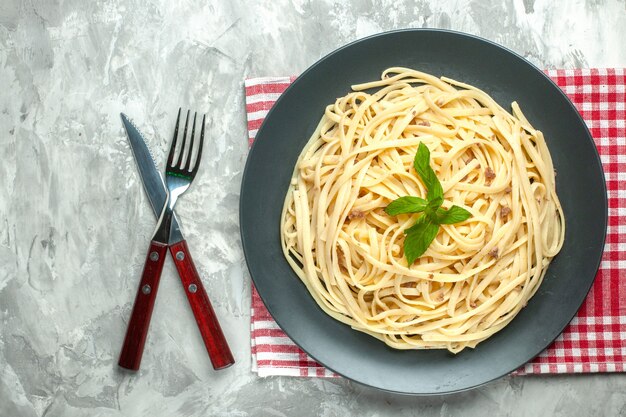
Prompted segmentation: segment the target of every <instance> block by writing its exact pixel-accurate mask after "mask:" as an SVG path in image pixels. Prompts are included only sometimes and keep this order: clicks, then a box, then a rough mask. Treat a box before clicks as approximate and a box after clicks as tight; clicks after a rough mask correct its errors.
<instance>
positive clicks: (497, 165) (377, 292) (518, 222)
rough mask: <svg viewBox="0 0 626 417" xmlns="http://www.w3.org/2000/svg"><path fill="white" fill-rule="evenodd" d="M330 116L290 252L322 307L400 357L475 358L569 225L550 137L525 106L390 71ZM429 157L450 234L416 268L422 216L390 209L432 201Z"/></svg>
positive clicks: (285, 232)
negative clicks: (456, 209)
mask: <svg viewBox="0 0 626 417" xmlns="http://www.w3.org/2000/svg"><path fill="white" fill-rule="evenodd" d="M352 90H353V91H352V92H350V93H349V94H347V95H345V96H343V97H340V98H338V99H337V100H336V101H335V103H333V104H331V105H329V106H327V107H326V109H325V112H324V115H323V117H322V119H321V121H320V123H319V125H318V126H317V129H316V130H315V132H314V133H313V135H312V137H311V139H310V140H309V142H308V144H307V145H306V146H305V147H304V149H303V151H302V153H301V155H300V157H299V158H298V161H297V163H296V166H295V170H294V173H293V177H292V180H291V184H290V187H289V190H288V192H287V196H286V199H285V204H284V209H283V214H282V219H281V237H282V247H283V251H284V254H285V257H286V258H287V260H288V262H289V263H290V265H291V266H292V268H293V270H294V271H295V272H296V273H297V275H298V276H299V277H300V279H301V280H302V282H303V283H304V284H305V285H306V287H307V289H308V291H309V292H310V294H311V296H312V297H313V298H314V299H315V301H316V302H317V304H318V305H319V306H320V307H321V308H322V309H323V310H324V311H325V312H326V313H327V314H329V315H330V316H332V317H333V318H335V319H337V320H339V321H341V322H343V323H345V324H347V325H350V326H352V328H354V329H356V330H359V331H362V332H365V333H368V334H370V335H372V336H374V337H376V338H378V339H380V340H382V341H384V342H385V343H387V344H388V345H389V346H391V347H393V348H397V349H448V350H449V351H451V352H455V353H456V352H459V351H461V350H463V349H464V348H466V347H475V346H476V345H477V344H478V343H479V342H481V341H483V340H485V339H487V338H488V337H490V336H491V335H493V334H494V333H496V332H498V331H499V330H501V329H502V328H503V327H505V326H506V325H507V324H508V323H509V322H510V321H511V320H512V319H513V318H514V317H515V316H516V315H517V313H519V311H520V310H521V309H522V308H523V307H524V306H525V305H526V303H527V302H528V300H529V299H530V298H531V297H532V296H533V295H534V294H535V292H536V291H537V289H538V288H539V285H540V284H541V281H542V280H543V277H544V275H545V273H546V270H547V267H548V265H549V263H550V261H551V259H552V258H553V257H554V256H555V255H557V253H558V252H559V250H560V249H561V246H562V245H563V239H564V233H565V219H564V217H563V211H562V209H561V205H560V203H559V199H558V197H557V194H556V188H555V177H556V172H555V171H554V168H553V166H552V160H551V157H550V153H549V151H548V148H547V146H546V142H545V140H544V137H543V135H542V133H541V132H540V131H538V130H536V129H535V128H533V126H531V124H530V123H529V122H528V120H527V119H526V118H525V117H524V115H523V114H522V111H521V110H520V108H519V106H518V105H517V103H513V104H512V112H511V113H509V112H508V111H506V110H505V109H504V108H502V107H501V106H499V105H498V104H497V103H496V102H495V101H494V100H493V99H492V98H491V97H490V96H489V95H487V94H486V93H485V92H483V91H481V90H479V89H477V88H475V87H473V86H470V85H467V84H464V83H462V82H458V81H454V80H451V79H448V78H445V77H442V78H437V77H434V76H432V75H429V74H426V73H423V72H418V71H415V70H412V69H407V68H389V69H387V70H386V71H384V72H383V74H382V77H381V80H379V81H374V82H370V83H366V84H360V85H354V86H352ZM420 143H424V144H425V145H426V146H427V147H428V148H429V150H430V155H431V166H432V168H433V170H434V172H435V173H436V175H437V178H438V179H439V181H440V182H441V184H442V186H443V192H444V202H443V207H444V208H449V207H451V206H452V205H457V206H460V207H462V208H464V209H466V210H468V211H469V212H470V213H471V217H470V218H469V219H467V220H465V221H462V222H460V223H456V224H450V225H442V226H441V227H440V229H439V232H438V234H437V236H436V238H435V240H434V241H433V242H432V244H431V245H430V246H429V247H428V249H427V250H426V252H425V253H424V254H423V255H422V256H421V257H420V258H418V259H417V260H416V261H415V262H414V263H413V264H412V265H407V261H406V258H405V257H404V251H403V242H404V236H405V235H404V231H405V230H406V229H407V228H409V227H410V226H411V225H412V224H414V223H415V221H416V219H417V218H418V217H419V214H402V215H398V216H389V215H387V214H386V213H385V212H384V211H383V210H384V208H385V207H386V206H387V205H388V204H389V203H390V202H391V201H393V200H395V199H397V198H399V197H402V196H408V195H411V196H418V197H425V196H426V189H425V186H424V184H422V182H421V181H420V179H419V177H418V176H417V175H416V173H415V170H414V168H413V159H414V157H415V154H416V151H417V148H418V145H419V144H420Z"/></svg>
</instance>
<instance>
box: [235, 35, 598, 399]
mask: <svg viewBox="0 0 626 417" xmlns="http://www.w3.org/2000/svg"><path fill="white" fill-rule="evenodd" d="M392 66H404V67H410V68H414V69H417V70H420V71H424V72H428V73H430V74H433V75H436V76H441V75H445V76H447V77H450V78H453V79H457V80H459V81H464V82H466V83H469V84H472V85H474V86H476V87H479V88H481V89H483V90H484V91H486V92H487V93H488V94H490V95H491V96H492V97H493V98H494V99H495V100H496V101H497V102H498V103H500V104H501V105H502V106H503V107H504V108H507V109H509V108H510V104H511V102H512V101H514V100H517V102H518V103H519V104H520V106H521V108H522V110H523V111H524V113H525V115H526V117H527V118H528V119H529V120H530V122H531V123H532V124H533V126H535V127H536V128H538V129H540V130H542V131H543V132H544V135H545V137H546V140H547V143H548V147H549V148H550V152H551V154H552V158H553V160H554V166H555V167H556V169H557V171H558V176H557V192H558V194H559V197H560V199H561V203H562V204H563V209H564V210H565V218H566V224H567V228H566V237H565V245H564V246H563V250H562V251H561V253H560V254H559V255H558V256H557V257H556V258H555V259H554V261H553V262H552V264H551V265H550V267H549V269H548V272H547V275H546V277H545V280H544V282H543V284H542V285H541V287H540V289H539V291H538V292H537V294H536V295H535V296H534V297H533V298H532V300H531V301H530V302H529V303H528V306H527V307H526V308H525V309H523V310H522V311H521V312H520V314H519V315H518V316H517V317H516V318H515V319H514V320H513V321H512V322H511V323H510V324H509V325H508V326H507V327H506V328H505V329H504V330H502V331H501V332H499V333H497V334H496V335H494V336H493V337H491V338H490V339H488V340H486V341H484V342H482V343H481V344H479V345H478V346H477V347H476V349H473V350H472V349H467V350H465V351H463V352H461V353H460V354H458V355H453V354H450V353H448V352H447V351H443V350H428V351H399V350H394V349H391V348H389V347H387V346H386V345H385V344H384V343H383V342H380V341H378V340H377V339H374V338H373V337H371V336H368V335H366V334H363V333H360V332H358V331H355V330H352V329H351V328H350V327H348V326H346V325H344V324H341V323H339V322H337V321H335V320H333V319H332V318H330V317H329V316H327V315H326V314H325V313H324V312H323V311H322V310H321V309H320V308H319V307H318V306H317V304H316V303H315V301H313V298H312V297H311V296H310V295H309V293H308V292H307V290H306V288H305V286H304V285H303V284H302V283H301V282H300V280H299V278H298V277H297V276H296V274H295V273H294V272H293V271H292V270H291V267H290V266H289V265H288V263H287V262H286V261H285V259H284V258H283V254H282V251H281V246H280V238H279V224H280V215H281V210H282V206H283V201H284V198H285V193H286V191H287V187H288V184H289V179H290V177H291V174H292V172H293V167H294V164H295V162H296V159H297V157H298V155H299V154H300V151H301V150H302V147H303V146H304V144H305V143H306V142H307V140H308V139H309V137H310V135H311V134H312V133H313V131H314V129H315V127H316V125H317V123H318V122H319V119H320V118H321V116H322V113H323V109H324V107H325V106H326V105H327V104H328V103H332V102H334V101H335V99H336V97H340V96H343V95H345V94H346V93H348V92H349V91H350V85H352V84H356V83H361V82H365V81H371V80H375V79H378V78H379V77H380V74H381V72H382V71H383V70H384V69H386V68H388V67H392ZM240 222H241V237H242V242H243V248H244V252H245V256H246V261H247V263H248V268H249V270H250V274H251V276H252V279H253V280H254V284H255V285H256V288H257V290H258V292H259V294H260V295H261V298H262V299H263V301H264V302H265V305H266V306H267V308H268V309H269V311H270V313H271V314H272V316H273V317H274V318H275V319H276V321H277V322H278V325H279V326H280V327H281V328H282V329H283V330H284V331H285V332H286V333H287V334H288V335H289V336H290V337H291V338H292V339H293V341H294V342H295V343H296V344H298V345H299V346H300V347H301V348H302V349H303V350H304V351H306V352H307V353H308V354H309V355H310V356H312V357H313V358H314V359H316V360H317V361H318V362H320V363H321V364H323V365H325V366H326V367H328V368H329V369H331V370H333V371H335V372H337V373H338V374H341V375H343V376H345V377H347V378H350V379H352V380H354V381H357V382H360V383H362V384H366V385H369V386H372V387H376V388H380V389H383V390H388V391H394V392H399V393H408V394H440V393H449V392H454V391H461V390H466V389H469V388H472V387H476V386H478V385H481V384H484V383H486V382H489V381H492V380H494V379H496V378H499V377H501V376H503V375H506V374H508V373H509V372H511V371H513V370H515V369H517V368H518V367H520V366H521V365H523V364H524V363H526V362H527V361H529V360H530V359H532V358H533V357H534V356H536V355H537V354H539V353H540V352H541V351H542V350H544V349H545V348H546V347H547V346H548V345H549V344H550V343H551V342H552V341H553V340H554V339H555V338H556V337H557V336H558V335H559V334H560V333H561V332H562V331H563V329H564V327H565V326H566V325H567V323H568V322H569V321H570V320H571V319H572V317H573V316H574V314H575V313H576V311H577V310H578V308H579V307H580V305H581V304H582V302H583V300H584V298H585V296H586V295H587V292H588V291H589V288H590V287H591V284H592V283H593V279H594V276H595V274H596V270H597V268H598V265H599V263H600V258H601V255H602V248H603V244H604V238H605V232H606V224H607V199H606V187H605V182H604V175H603V171H602V166H601V164H600V158H599V156H598V153H597V151H596V148H595V146H594V142H593V139H592V138H591V135H590V133H589V131H588V130H587V128H586V126H585V124H584V122H583V120H582V119H581V117H580V116H579V114H578V112H577V111H576V109H575V108H574V106H573V105H572V103H571V102H570V101H569V100H568V99H567V97H566V96H565V95H564V94H563V93H562V92H561V90H560V89H559V88H558V87H557V86H556V85H555V84H554V83H553V82H552V81H551V80H550V79H549V78H548V77H546V76H545V75H544V74H543V73H542V71H540V70H539V69H537V68H536V67H534V66H533V65H531V64H530V63H529V62H527V61H526V60H524V59H523V58H522V57H520V56H518V55H516V54H515V53H513V52H511V51H509V50H507V49H505V48H503V47H501V46H499V45H496V44H494V43H491V42H489V41H486V40H484V39H479V38H476V37H473V36H469V35H466V34H461V33H455V32H448V31H440V30H404V31H396V32H388V33H383V34H380V35H375V36H372V37H369V38H366V39H362V40H359V41H357V42H354V43H351V44H349V45H347V46H345V47H343V48H340V49H338V50H337V51H335V52H333V53H331V54H330V55H328V56H326V57H324V58H323V59H321V60H320V61H318V62H317V63H316V64H314V65H313V66H312V67H310V68H309V69H308V70H307V71H306V72H304V73H303V74H302V75H301V76H300V77H299V78H298V79H297V80H296V81H295V82H294V83H293V85H291V86H290V87H289V89H288V90H287V91H286V92H285V93H284V94H283V95H282V96H281V97H280V99H279V100H278V102H277V103H276V104H275V106H274V108H273V109H272V110H271V111H270V113H269V114H268V116H267V118H266V119H265V123H263V126H262V127H261V129H260V130H259V132H258V134H257V137H256V141H255V142H254V146H253V147H252V150H251V151H250V155H249V156H248V161H247V164H246V169H245V172H244V175H243V184H242V188H241V200H240Z"/></svg>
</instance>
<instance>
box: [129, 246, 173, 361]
mask: <svg viewBox="0 0 626 417" xmlns="http://www.w3.org/2000/svg"><path fill="white" fill-rule="evenodd" d="M165 255H167V245H165V244H163V243H159V242H155V241H151V242H150V249H149V250H148V255H147V256H146V263H145V265H144V267H143V274H142V275H141V281H140V282H139V289H138V290H137V295H136V296H135V304H134V305H133V312H132V314H131V316H130V321H129V322H128V327H127V328H126V337H125V338H124V345H123V346H122V352H121V353H120V359H119V362H118V365H119V366H121V367H122V368H126V369H130V370H133V371H136V370H138V369H139V365H140V364H141V356H142V354H143V348H144V345H145V344H146V336H147V335H148V327H149V326H150V318H151V317H152V309H153V308H154V300H156V295H157V290H158V289H159V281H160V280H161V271H163V263H164V262H165Z"/></svg>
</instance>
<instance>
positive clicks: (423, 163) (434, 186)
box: [413, 142, 443, 200]
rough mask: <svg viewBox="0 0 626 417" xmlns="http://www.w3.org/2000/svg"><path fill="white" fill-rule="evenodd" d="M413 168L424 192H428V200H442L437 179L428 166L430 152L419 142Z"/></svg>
mask: <svg viewBox="0 0 626 417" xmlns="http://www.w3.org/2000/svg"><path fill="white" fill-rule="evenodd" d="M413 166H414V167H415V171H417V175H419V177H420V179H421V180H422V182H423V183H424V185H425V186H426V190H428V194H427V197H428V200H433V199H435V198H437V197H442V198H443V189H442V188H441V183H440V182H439V179H437V175H435V171H433V169H432V168H431V166H430V151H429V150H428V147H427V146H426V145H424V144H423V143H421V142H420V144H419V146H418V148H417V154H415V160H414V161H413Z"/></svg>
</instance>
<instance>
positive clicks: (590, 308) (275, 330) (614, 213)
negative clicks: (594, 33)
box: [245, 69, 626, 377]
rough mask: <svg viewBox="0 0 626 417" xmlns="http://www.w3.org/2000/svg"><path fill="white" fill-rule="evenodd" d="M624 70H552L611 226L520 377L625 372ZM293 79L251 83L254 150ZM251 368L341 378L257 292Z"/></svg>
mask: <svg viewBox="0 0 626 417" xmlns="http://www.w3.org/2000/svg"><path fill="white" fill-rule="evenodd" d="M624 73H625V70H624V69H578V70H549V71H547V74H548V75H549V76H550V77H551V78H552V79H553V80H554V81H555V82H556V83H557V84H558V85H559V86H560V87H561V88H562V89H563V91H564V92H565V93H566V94H567V95H568V96H569V98H570V99H571V100H572V101H573V102H574V104H575V105H576V107H577V109H578V111H579V112H580V114H581V115H582V117H583V118H584V119H585V121H586V123H587V126H589V129H590V130H591V134H592V135H593V137H594V138H595V142H596V146H597V148H598V151H599V153H600V157H601V159H602V164H603V166H604V172H605V177H606V183H607V188H608V196H609V226H608V234H607V240H606V245H605V248H604V256H603V258H602V263H601V265H600V269H599V271H598V274H597V275H596V280H595V282H594V284H593V287H592V288H591V291H590V292H589V295H588V296H587V299H586V300H585V302H584V304H583V305H582V307H581V309H580V310H579V311H578V314H577V315H576V317H574V319H573V320H572V322H571V323H570V324H569V325H568V326H567V328H566V329H565V331H564V332H563V333H562V334H561V335H560V336H559V337H558V338H557V339H556V340H555V341H554V343H553V344H552V345H551V346H550V347H548V348H547V349H546V350H545V351H544V352H542V353H541V354H540V355H539V356H537V357H536V358H535V359H533V360H532V361H531V362H529V363H527V364H525V365H524V366H523V367H522V368H520V369H519V370H517V371H516V372H515V373H516V374H555V373H582V372H625V371H626V365H625V364H626V187H620V186H619V183H620V182H625V181H626V127H625V123H626V109H625V105H626V104H625V102H626V100H625V96H626V94H625V92H624V89H625V85H626V77H625V75H624ZM293 80H294V78H293V77H265V78H254V79H248V80H246V82H245V87H246V112H247V114H248V133H249V141H250V143H252V141H253V140H254V138H255V136H256V133H257V131H258V129H259V127H260V126H261V123H262V122H263V119H264V118H265V116H266V115H267V112H268V110H269V109H270V108H271V107H272V105H273V104H274V102H275V101H276V100H277V99H278V97H279V96H280V94H281V93H282V92H283V91H285V89H286V88H287V87H288V86H289V84H291V82H293ZM251 338H252V363H253V370H254V371H256V372H257V373H258V374H259V375H260V376H270V375H292V376H318V377H332V376H336V375H335V374H333V373H332V372H331V371H329V370H327V369H326V368H324V367H323V366H321V365H320V364H318V363H316V362H315V361H314V360H313V359H311V358H309V357H308V356H307V355H306V354H305V353H304V352H302V350H300V349H299V348H298V347H297V346H296V345H295V344H294V343H293V342H292V341H291V340H290V339H289V337H287V335H286V334H285V333H283V332H282V330H280V328H279V327H278V326H277V325H276V322H274V320H273V319H272V317H271V316H270V314H269V313H268V311H267V310H266V309H265V306H264V305H263V302H262V301H261V298H260V297H259V294H258V293H257V292H256V290H255V289H254V288H253V289H252V317H251Z"/></svg>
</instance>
